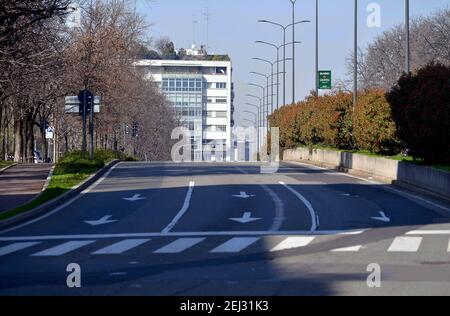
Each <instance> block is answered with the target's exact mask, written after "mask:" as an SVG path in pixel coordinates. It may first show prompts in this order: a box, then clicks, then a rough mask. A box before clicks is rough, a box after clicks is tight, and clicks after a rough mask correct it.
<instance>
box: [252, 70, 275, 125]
mask: <svg viewBox="0 0 450 316" xmlns="http://www.w3.org/2000/svg"><path fill="white" fill-rule="evenodd" d="M250 74H252V75H257V76H261V77H264V78H266V82H267V84H266V88H265V97H266V102H265V103H264V105H263V108H265V109H266V112H265V111H264V110H263V113H266V114H267V117H268V116H269V87H270V84H269V78H270V76H267V75H265V74H262V73H260V72H255V71H252V72H250ZM268 128H269V122H268V121H267V129H268Z"/></svg>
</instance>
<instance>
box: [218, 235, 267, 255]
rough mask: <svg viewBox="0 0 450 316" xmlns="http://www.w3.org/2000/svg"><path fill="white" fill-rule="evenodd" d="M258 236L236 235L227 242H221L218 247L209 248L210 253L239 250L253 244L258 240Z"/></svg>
mask: <svg viewBox="0 0 450 316" xmlns="http://www.w3.org/2000/svg"><path fill="white" fill-rule="evenodd" d="M260 239H261V238H259V237H237V238H231V239H230V240H228V241H227V242H225V243H223V244H221V245H220V246H219V247H217V248H215V249H213V250H211V253H233V252H241V251H242V250H244V249H245V248H247V247H249V246H251V245H253V244H254V243H255V242H257V241H258V240H260Z"/></svg>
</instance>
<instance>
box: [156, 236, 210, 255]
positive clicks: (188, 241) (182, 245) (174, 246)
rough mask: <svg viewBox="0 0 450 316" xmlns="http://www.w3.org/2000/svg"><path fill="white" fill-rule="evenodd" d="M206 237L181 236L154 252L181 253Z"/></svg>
mask: <svg viewBox="0 0 450 316" xmlns="http://www.w3.org/2000/svg"><path fill="white" fill-rule="evenodd" d="M205 239H206V238H180V239H177V240H175V241H174V242H172V243H170V244H168V245H167V246H164V247H162V248H160V249H158V250H156V251H155V252H153V253H181V252H183V251H185V250H187V249H189V248H192V247H194V246H195V245H197V244H199V243H201V242H202V241H204V240H205Z"/></svg>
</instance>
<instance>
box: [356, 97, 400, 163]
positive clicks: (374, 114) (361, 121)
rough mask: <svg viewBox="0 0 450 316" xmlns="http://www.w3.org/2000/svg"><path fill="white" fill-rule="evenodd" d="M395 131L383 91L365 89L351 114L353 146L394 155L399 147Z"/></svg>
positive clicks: (398, 150)
mask: <svg viewBox="0 0 450 316" xmlns="http://www.w3.org/2000/svg"><path fill="white" fill-rule="evenodd" d="M396 133H397V129H396V126H395V122H394V120H393V118H392V111H391V107H390V105H389V103H388V102H387V101H386V98H385V95H384V92H383V91H381V90H379V91H367V92H365V93H363V94H361V95H360V96H359V98H358V104H357V106H356V108H355V113H354V114H353V135H354V139H355V142H356V144H355V146H356V147H357V148H358V149H362V150H369V151H371V152H374V153H377V154H384V155H395V154H398V153H399V152H400V149H401V147H400V141H399V140H398V139H397V137H396Z"/></svg>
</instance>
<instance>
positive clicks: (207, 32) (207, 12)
mask: <svg viewBox="0 0 450 316" xmlns="http://www.w3.org/2000/svg"><path fill="white" fill-rule="evenodd" d="M203 15H204V17H205V20H206V51H207V52H208V51H209V19H210V14H209V7H206V13H203Z"/></svg>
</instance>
